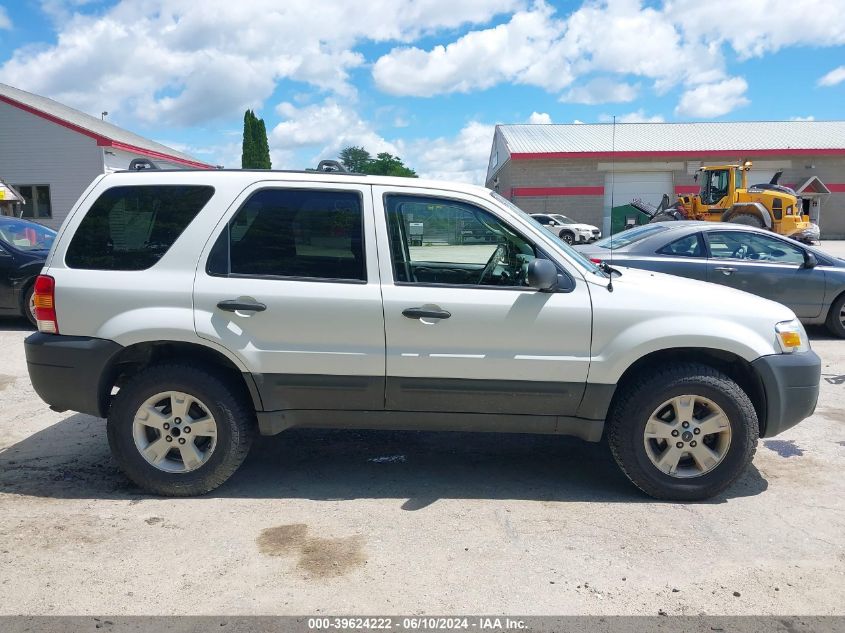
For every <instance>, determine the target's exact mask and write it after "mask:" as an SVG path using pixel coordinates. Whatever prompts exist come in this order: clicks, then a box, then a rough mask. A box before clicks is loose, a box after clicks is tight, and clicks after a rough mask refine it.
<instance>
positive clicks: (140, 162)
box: [129, 158, 159, 171]
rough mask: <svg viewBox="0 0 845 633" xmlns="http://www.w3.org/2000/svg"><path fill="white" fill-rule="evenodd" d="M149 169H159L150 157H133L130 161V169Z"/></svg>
mask: <svg viewBox="0 0 845 633" xmlns="http://www.w3.org/2000/svg"><path fill="white" fill-rule="evenodd" d="M147 169H159V166H158V165H156V164H155V163H154V162H153V161H151V160H150V159H149V158H133V159H132V160H131V161H130V163H129V171H145V170H147Z"/></svg>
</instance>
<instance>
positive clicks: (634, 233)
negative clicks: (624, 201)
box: [593, 224, 666, 248]
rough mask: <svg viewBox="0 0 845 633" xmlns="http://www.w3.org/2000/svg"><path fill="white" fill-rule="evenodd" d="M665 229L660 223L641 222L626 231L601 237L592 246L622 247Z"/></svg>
mask: <svg viewBox="0 0 845 633" xmlns="http://www.w3.org/2000/svg"><path fill="white" fill-rule="evenodd" d="M665 230H666V227H665V226H663V225H661V224H643V225H642V226H635V227H634V228H632V229H628V230H627V231H622V232H621V233H617V234H616V235H611V236H609V237H606V238H604V239H601V240H599V241H598V242H596V243H595V244H593V246H598V247H599V248H622V247H623V246H628V244H633V243H634V242H639V241H640V240H644V239H645V238H647V237H648V236H649V235H654V234H655V233H660V231H665Z"/></svg>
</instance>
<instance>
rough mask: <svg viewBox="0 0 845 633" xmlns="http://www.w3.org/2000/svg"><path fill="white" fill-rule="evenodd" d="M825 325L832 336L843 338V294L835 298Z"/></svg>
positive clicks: (844, 313)
mask: <svg viewBox="0 0 845 633" xmlns="http://www.w3.org/2000/svg"><path fill="white" fill-rule="evenodd" d="M825 325H826V326H827V329H828V331H829V332H830V333H831V334H833V335H834V336H837V337H839V338H845V294H842V295H840V296H839V297H837V298H836V301H834V302H833V303H832V304H831V306H830V310H829V311H828V313H827V320H826V321H825Z"/></svg>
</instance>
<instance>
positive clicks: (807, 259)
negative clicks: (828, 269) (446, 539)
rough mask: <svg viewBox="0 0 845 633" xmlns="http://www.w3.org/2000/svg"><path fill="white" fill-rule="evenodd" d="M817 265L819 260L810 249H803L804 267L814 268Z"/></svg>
mask: <svg viewBox="0 0 845 633" xmlns="http://www.w3.org/2000/svg"><path fill="white" fill-rule="evenodd" d="M818 265H819V260H818V259H816V256H815V255H814V254H813V253H811V252H810V251H804V268H815V267H816V266H818Z"/></svg>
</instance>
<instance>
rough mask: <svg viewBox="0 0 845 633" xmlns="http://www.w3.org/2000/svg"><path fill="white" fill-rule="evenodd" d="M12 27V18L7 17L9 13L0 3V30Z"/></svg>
mask: <svg viewBox="0 0 845 633" xmlns="http://www.w3.org/2000/svg"><path fill="white" fill-rule="evenodd" d="M11 28H12V20H11V18H9V14H8V12H7V11H6V7H4V6H3V5H2V4H0V31H2V30H11Z"/></svg>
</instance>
